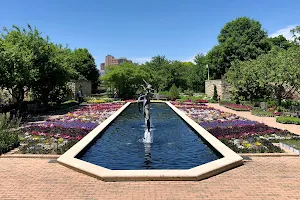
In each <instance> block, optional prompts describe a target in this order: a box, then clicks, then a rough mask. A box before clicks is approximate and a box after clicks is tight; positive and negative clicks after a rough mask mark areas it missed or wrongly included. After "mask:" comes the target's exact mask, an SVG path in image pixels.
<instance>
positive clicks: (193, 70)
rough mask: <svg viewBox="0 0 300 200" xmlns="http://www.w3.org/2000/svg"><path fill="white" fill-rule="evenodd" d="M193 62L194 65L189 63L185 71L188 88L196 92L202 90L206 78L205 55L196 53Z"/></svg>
mask: <svg viewBox="0 0 300 200" xmlns="http://www.w3.org/2000/svg"><path fill="white" fill-rule="evenodd" d="M194 62H195V63H196V64H195V65H194V64H192V63H191V66H190V67H189V68H188V69H187V70H186V72H187V85H188V87H189V88H190V89H192V90H193V91H197V92H203V91H204V87H205V80H206V76H207V75H206V74H207V69H206V62H207V61H206V57H205V55H204V54H198V55H196V57H195V59H194Z"/></svg>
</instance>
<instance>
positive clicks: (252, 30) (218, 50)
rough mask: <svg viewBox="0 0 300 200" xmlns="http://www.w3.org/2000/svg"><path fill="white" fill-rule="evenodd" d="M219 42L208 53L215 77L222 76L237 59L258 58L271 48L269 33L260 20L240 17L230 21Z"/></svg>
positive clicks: (219, 37) (220, 35)
mask: <svg viewBox="0 0 300 200" xmlns="http://www.w3.org/2000/svg"><path fill="white" fill-rule="evenodd" d="M218 41H219V44H218V45H216V46H215V47H213V49H212V50H211V51H209V52H208V54H207V56H206V57H207V60H208V63H209V64H210V66H212V67H213V68H211V73H212V75H213V77H214V78H221V76H222V75H223V74H225V73H226V71H227V70H228V69H229V68H230V66H231V62H233V61H235V60H240V61H245V60H251V59H255V58H257V57H258V56H259V55H261V54H264V53H266V52H268V51H269V50H270V48H271V45H270V42H269V41H268V40H267V33H266V32H265V31H264V30H262V26H261V24H260V23H259V22H258V21H255V20H252V19H249V18H247V17H240V18H237V19H235V20H233V21H231V22H228V23H227V24H226V25H225V26H224V27H223V28H222V30H221V32H220V34H219V36H218Z"/></svg>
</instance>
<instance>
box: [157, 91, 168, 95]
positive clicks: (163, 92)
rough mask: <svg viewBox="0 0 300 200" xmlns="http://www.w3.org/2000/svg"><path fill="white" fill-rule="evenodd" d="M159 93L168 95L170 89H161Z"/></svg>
mask: <svg viewBox="0 0 300 200" xmlns="http://www.w3.org/2000/svg"><path fill="white" fill-rule="evenodd" d="M158 94H160V95H168V94H169V91H167V90H165V91H159V92H158Z"/></svg>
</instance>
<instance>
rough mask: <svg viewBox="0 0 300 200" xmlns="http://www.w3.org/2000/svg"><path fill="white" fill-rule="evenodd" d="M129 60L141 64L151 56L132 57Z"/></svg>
mask: <svg viewBox="0 0 300 200" xmlns="http://www.w3.org/2000/svg"><path fill="white" fill-rule="evenodd" d="M131 60H132V62H136V63H140V64H142V63H145V62H147V61H150V60H151V57H143V58H132V59H131Z"/></svg>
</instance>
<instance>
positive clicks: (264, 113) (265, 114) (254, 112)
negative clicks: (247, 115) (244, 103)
mask: <svg viewBox="0 0 300 200" xmlns="http://www.w3.org/2000/svg"><path fill="white" fill-rule="evenodd" d="M251 114H252V115H255V116H259V117H275V116H276V115H275V114H274V113H272V112H268V111H265V110H263V109H260V108H255V109H253V110H252V111H251Z"/></svg>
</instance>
